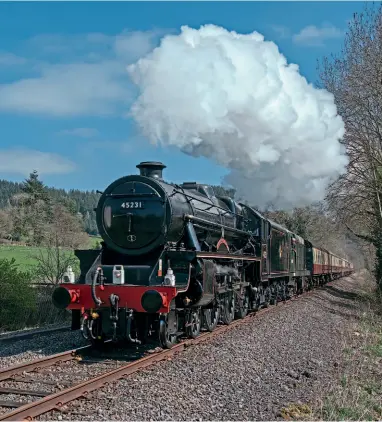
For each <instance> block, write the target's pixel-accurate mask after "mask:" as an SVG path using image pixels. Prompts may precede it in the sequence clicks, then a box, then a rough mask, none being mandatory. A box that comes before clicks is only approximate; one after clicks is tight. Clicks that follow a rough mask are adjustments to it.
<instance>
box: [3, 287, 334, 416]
mask: <svg viewBox="0 0 382 422" xmlns="http://www.w3.org/2000/svg"><path fill="white" fill-rule="evenodd" d="M331 284H332V282H329V283H326V286H330V285H331ZM319 287H324V286H319ZM315 292H316V288H313V289H312V290H309V291H306V292H304V293H302V294H300V295H298V296H295V295H294V296H292V297H291V298H290V299H289V300H286V301H280V302H278V303H277V304H276V305H275V306H271V307H268V308H263V309H260V310H259V311H257V312H255V313H250V314H249V315H247V316H246V317H245V318H242V319H238V320H234V321H233V322H232V323H231V324H229V325H223V326H220V327H217V328H216V329H215V330H214V331H212V332H207V333H203V334H200V335H199V336H198V337H197V338H195V339H189V340H184V341H182V342H180V343H178V344H175V345H174V346H173V347H172V348H171V349H166V350H162V351H160V352H157V353H155V354H151V355H149V356H145V357H143V358H140V359H138V360H136V361H134V362H131V363H129V364H127V365H123V366H121V367H119V368H117V369H114V370H112V371H108V372H105V373H103V374H101V375H98V376H97V377H94V378H90V379H88V380H86V381H83V382H82V383H79V384H75V385H73V386H71V387H69V388H66V389H63V390H61V391H59V392H57V393H53V394H50V395H48V396H45V397H43V398H41V399H39V400H36V401H34V402H31V403H27V404H24V405H22V406H20V407H18V408H17V409H15V410H13V411H11V412H8V413H6V414H4V415H0V421H20V420H28V421H30V420H33V418H35V417H37V416H40V415H42V414H44V413H47V412H49V411H52V410H60V408H61V407H62V406H63V405H65V404H67V403H69V402H72V401H73V400H76V399H78V398H81V397H86V396H87V395H88V394H89V393H91V392H92V391H94V390H97V389H99V388H101V387H103V386H105V385H108V384H109V383H111V382H114V381H116V380H118V379H121V378H123V377H126V376H128V375H131V374H133V373H135V372H137V371H138V370H141V369H143V368H146V367H148V366H151V365H153V364H155V363H158V362H161V361H163V360H165V359H167V358H168V357H170V356H173V355H175V354H177V353H179V352H181V351H183V350H184V349H186V348H187V347H189V346H191V345H195V344H199V343H201V342H204V341H206V340H209V339H212V338H214V337H216V336H218V335H220V334H223V333H226V332H227V331H230V330H231V329H233V328H235V327H237V326H239V325H242V324H244V323H245V322H247V321H248V320H250V319H253V318H254V317H258V316H260V315H263V314H264V313H268V312H270V311H276V310H277V309H278V306H277V305H284V306H285V305H289V304H291V303H293V302H294V301H295V300H298V298H300V297H303V296H308V295H311V294H313V293H315ZM87 347H89V346H86V347H85V348H87ZM85 348H83V349H85ZM71 352H73V351H69V352H66V353H63V354H62V355H63V356H64V357H65V354H67V353H71ZM47 359H48V358H47ZM47 359H43V361H44V360H47ZM56 359H57V358H56ZM69 359H70V357H69ZM32 364H35V363H33V362H32V363H31V365H32ZM19 366H21V365H18V367H19ZM35 367H36V364H35ZM15 369H16V367H15ZM11 370H12V368H11ZM0 374H1V373H0Z"/></svg>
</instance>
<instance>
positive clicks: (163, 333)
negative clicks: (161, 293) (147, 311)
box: [159, 310, 178, 349]
mask: <svg viewBox="0 0 382 422" xmlns="http://www.w3.org/2000/svg"><path fill="white" fill-rule="evenodd" d="M177 331H178V316H177V315H176V312H175V310H173V311H171V312H170V313H168V314H164V315H161V316H160V317H159V340H160V344H161V346H162V347H163V348H164V349H171V347H173V346H174V345H175V344H176V343H177V342H178V336H177Z"/></svg>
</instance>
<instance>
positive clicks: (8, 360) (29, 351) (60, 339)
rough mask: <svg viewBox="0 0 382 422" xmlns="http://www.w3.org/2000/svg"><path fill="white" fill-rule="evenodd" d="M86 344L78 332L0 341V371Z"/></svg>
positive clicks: (45, 334) (46, 334)
mask: <svg viewBox="0 0 382 422" xmlns="http://www.w3.org/2000/svg"><path fill="white" fill-rule="evenodd" d="M87 344H88V342H87V341H86V340H85V339H84V338H83V337H82V336H81V334H80V332H79V331H74V332H71V331H63V332H54V333H44V334H39V335H36V336H34V337H32V338H27V339H23V340H20V339H17V340H14V341H11V340H7V341H6V342H4V341H0V369H2V368H7V367H10V366H12V365H17V364H19V363H22V362H27V361H32V360H35V359H39V358H43V357H45V356H48V355H51V354H53V353H60V352H64V351H66V350H69V349H75V348H78V347H81V346H85V345H87Z"/></svg>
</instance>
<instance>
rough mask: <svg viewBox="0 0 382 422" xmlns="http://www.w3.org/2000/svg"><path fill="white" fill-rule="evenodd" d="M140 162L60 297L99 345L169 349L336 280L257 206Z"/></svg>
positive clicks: (107, 206) (113, 196)
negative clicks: (171, 179)
mask: <svg viewBox="0 0 382 422" xmlns="http://www.w3.org/2000/svg"><path fill="white" fill-rule="evenodd" d="M137 167H138V168H139V169H140V175H130V176H125V177H122V178H120V179H118V180H116V181H115V182H113V183H112V184H111V185H110V186H108V187H107V189H106V190H105V191H104V192H103V193H102V195H101V198H100V200H99V203H98V206H97V209H96V212H97V225H98V229H99V233H100V235H101V236H102V238H103V243H102V249H101V250H100V251H99V250H91V251H76V254H77V256H78V258H79V259H80V265H81V275H80V277H79V280H78V281H77V282H76V283H74V284H70V283H63V284H61V285H60V287H58V288H57V289H56V290H55V292H54V294H53V301H54V303H55V304H56V306H58V307H67V308H68V309H72V312H73V323H72V328H81V329H82V330H83V333H84V335H85V336H87V337H88V338H90V339H91V340H92V341H94V342H97V341H99V340H101V341H102V340H104V339H105V338H108V337H111V338H113V339H119V338H127V339H128V340H129V341H132V342H142V341H146V340H147V339H148V338H149V337H155V338H156V337H157V336H159V339H160V342H161V344H162V346H163V347H171V346H172V345H173V344H174V343H175V342H176V341H178V339H179V338H180V337H181V336H183V335H188V336H191V337H196V336H197V335H198V334H199V332H200V330H201V328H202V326H203V325H204V327H205V328H206V329H208V330H210V331H211V330H213V329H214V328H215V327H216V325H217V324H218V323H219V321H220V322H222V323H225V324H229V323H230V322H231V321H232V320H233V319H234V318H235V315H236V316H237V317H241V318H242V317H244V316H245V315H246V314H247V313H248V311H249V310H255V309H258V308H259V307H260V306H268V305H269V304H271V303H276V302H277V301H278V300H286V299H287V298H288V297H290V296H291V295H292V294H294V293H297V292H299V291H303V290H304V289H305V288H307V287H308V286H311V285H313V284H314V283H320V282H322V281H324V280H325V281H328V280H329V279H332V278H334V277H335V276H336V274H337V273H334V272H333V271H332V268H329V267H328V268H327V269H326V270H327V271H326V272H325V271H324V268H322V271H321V269H320V271H321V272H319V273H315V272H314V271H315V269H314V262H313V259H311V260H310V257H311V255H312V250H313V249H312V248H313V245H311V244H310V242H309V245H308V244H307V241H305V240H304V239H302V238H301V237H299V236H297V235H296V234H293V233H291V232H290V231H288V230H287V229H285V228H283V227H281V226H279V225H278V224H276V223H274V222H272V221H270V220H267V219H265V218H264V217H263V216H262V215H261V214H259V213H258V212H257V211H256V210H254V209H252V208H251V207H249V206H246V205H244V204H240V203H237V202H235V201H234V200H233V199H232V198H230V197H223V196H216V195H215V193H214V191H213V189H212V188H211V187H210V186H206V185H202V184H198V183H194V182H192V183H183V184H182V185H177V184H171V183H167V182H165V181H164V180H163V178H162V171H163V169H164V168H165V166H164V165H163V164H162V163H159V162H142V163H140V164H139V165H138V166H137ZM312 256H313V255H312ZM328 256H329V255H328ZM343 262H344V263H345V265H348V266H347V267H346V268H347V272H350V271H351V264H350V263H348V262H347V261H346V260H343ZM346 268H344V270H343V271H342V272H341V275H344V274H345V273H346Z"/></svg>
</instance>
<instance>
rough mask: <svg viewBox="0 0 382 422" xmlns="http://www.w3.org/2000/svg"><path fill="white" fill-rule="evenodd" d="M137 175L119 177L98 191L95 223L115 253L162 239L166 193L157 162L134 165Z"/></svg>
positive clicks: (141, 250)
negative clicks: (99, 195) (99, 196)
mask: <svg viewBox="0 0 382 422" xmlns="http://www.w3.org/2000/svg"><path fill="white" fill-rule="evenodd" d="M137 168H138V169H139V170H140V174H139V175H129V176H124V177H121V178H120V179H118V180H116V181H115V182H113V183H111V184H110V185H109V186H108V187H107V188H106V190H105V191H104V192H103V194H102V195H101V198H100V200H99V202H98V206H97V212H96V214H97V215H96V217H97V226H98V230H99V233H100V235H101V236H102V238H103V240H104V241H105V243H106V245H107V246H108V247H109V248H111V249H113V250H115V251H116V252H119V253H127V254H129V255H138V254H142V253H146V252H148V251H150V250H152V249H154V248H156V247H157V246H159V245H160V244H162V243H163V241H164V235H165V230H164V228H165V227H166V214H167V213H166V205H167V206H168V204H167V201H166V193H165V190H164V189H163V185H162V184H165V183H163V177H162V172H163V169H164V168H166V166H165V165H164V164H163V163H161V162H156V161H144V162H141V163H140V164H138V165H137Z"/></svg>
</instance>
